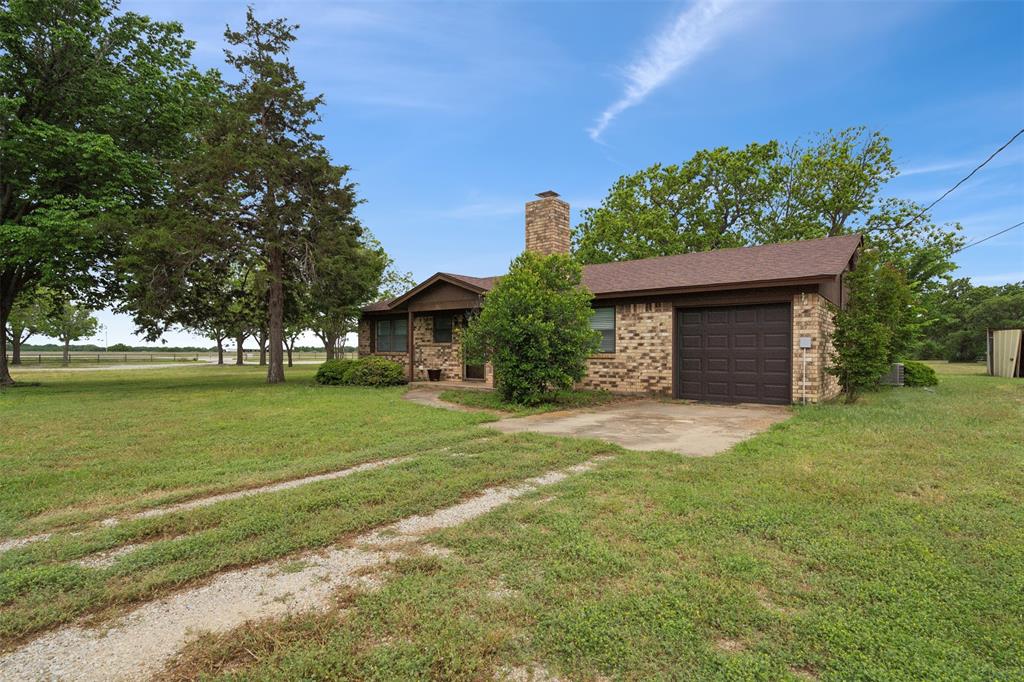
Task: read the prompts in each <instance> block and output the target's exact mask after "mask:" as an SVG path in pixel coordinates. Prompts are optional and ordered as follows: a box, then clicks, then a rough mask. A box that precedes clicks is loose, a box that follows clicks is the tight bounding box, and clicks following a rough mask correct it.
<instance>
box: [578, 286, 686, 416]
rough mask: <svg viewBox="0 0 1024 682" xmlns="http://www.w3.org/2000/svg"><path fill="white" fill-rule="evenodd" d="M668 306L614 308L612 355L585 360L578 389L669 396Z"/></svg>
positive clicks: (670, 372) (670, 328) (670, 335)
mask: <svg viewBox="0 0 1024 682" xmlns="http://www.w3.org/2000/svg"><path fill="white" fill-rule="evenodd" d="M672 319H673V315H672V305H671V304H670V303H667V302H664V303H633V304H625V305H617V306H615V352H614V353H599V354H597V355H594V356H593V357H591V358H590V359H589V360H588V361H587V376H586V377H584V379H583V381H581V382H580V384H579V385H580V387H581V388H590V389H604V390H606V391H613V392H615V393H648V394H654V395H662V396H671V395H672Z"/></svg>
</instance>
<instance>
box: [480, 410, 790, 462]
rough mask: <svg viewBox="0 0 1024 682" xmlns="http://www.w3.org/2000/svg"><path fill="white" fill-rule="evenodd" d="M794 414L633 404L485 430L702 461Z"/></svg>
mask: <svg viewBox="0 0 1024 682" xmlns="http://www.w3.org/2000/svg"><path fill="white" fill-rule="evenodd" d="M791 414H792V412H791V411H790V409H789V408H788V407H785V406H779V405H753V404H741V405H709V404H703V403H688V402H680V401H656V400H637V401H629V402H623V403H616V404H612V405H609V406H607V407H603V408H598V409H593V410H574V411H566V412H549V413H547V414H538V415H533V416H529V417H517V418H508V419H502V420H500V421H497V422H494V423H492V424H488V425H487V426H488V428H492V429H497V430H498V431H501V432H503V433H518V432H521V431H531V432H534V433H546V434H551V435H555V436H577V437H584V438H600V439H601V440H606V441H610V442H612V443H615V444H617V445H621V446H622V447H624V448H626V449H628V450H668V451H670V452H678V453H679V454H682V455H693V456H697V457H706V456H708V455H714V454H717V453H719V452H721V451H723V450H727V449H728V448H730V447H732V446H733V445H735V444H736V443H739V442H741V441H744V440H746V439H748V438H750V437H751V436H754V435H756V434H758V433H761V432H762V431H765V430H767V429H768V428H769V427H770V426H771V425H772V424H776V423H778V422H781V421H784V420H786V419H788V418H789V417H790V415H791Z"/></svg>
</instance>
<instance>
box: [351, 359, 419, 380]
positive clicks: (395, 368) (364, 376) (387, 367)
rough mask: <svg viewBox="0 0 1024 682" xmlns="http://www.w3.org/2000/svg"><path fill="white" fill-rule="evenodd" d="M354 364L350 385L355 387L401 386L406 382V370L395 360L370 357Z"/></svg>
mask: <svg viewBox="0 0 1024 682" xmlns="http://www.w3.org/2000/svg"><path fill="white" fill-rule="evenodd" d="M349 362H354V363H355V364H354V365H353V367H352V369H351V370H350V371H349V372H348V383H350V384H352V385H354V386H399V385H401V384H404V383H405V382H406V378H405V369H404V368H403V367H402V365H400V364H398V363H397V362H395V361H394V360H388V359H387V358H380V357H376V356H372V355H371V356H370V357H366V358H360V359H359V360H357V361H352V360H350V361H349Z"/></svg>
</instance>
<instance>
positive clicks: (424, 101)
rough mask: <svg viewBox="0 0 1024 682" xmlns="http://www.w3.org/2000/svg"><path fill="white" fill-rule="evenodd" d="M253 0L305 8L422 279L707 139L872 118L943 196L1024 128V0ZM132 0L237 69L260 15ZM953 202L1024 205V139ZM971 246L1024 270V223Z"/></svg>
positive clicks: (761, 135) (324, 87)
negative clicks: (540, 197) (543, 201)
mask: <svg viewBox="0 0 1024 682" xmlns="http://www.w3.org/2000/svg"><path fill="white" fill-rule="evenodd" d="M254 5H255V7H256V10H257V13H258V15H259V16H261V17H263V18H268V17H271V16H286V17H288V18H289V19H291V20H293V21H294V22H295V23H298V24H300V25H301V28H300V29H299V31H298V41H297V43H296V45H295V47H294V51H293V54H292V58H293V60H294V62H295V64H296V66H297V68H298V71H299V74H300V75H301V76H302V77H303V78H304V79H305V80H306V82H307V85H308V87H309V90H310V92H313V93H319V92H322V93H324V96H325V98H326V106H325V107H324V109H323V123H322V126H321V131H322V132H323V134H324V135H325V136H326V144H327V146H328V148H329V150H330V152H331V154H332V155H333V158H334V160H335V161H336V162H338V163H345V164H349V165H350V166H351V167H352V174H351V177H352V178H353V179H354V180H355V181H356V182H357V183H358V184H359V192H360V195H361V196H362V197H363V198H364V199H365V200H366V203H365V204H364V205H363V206H362V207H361V208H360V211H359V213H360V217H361V218H362V220H363V222H364V223H365V224H366V225H367V226H368V227H369V228H370V229H371V230H372V231H373V232H374V234H375V235H376V236H377V237H378V239H380V241H381V242H382V243H383V244H384V246H385V248H386V249H387V250H388V252H389V253H390V254H391V255H392V256H393V257H394V258H395V260H396V262H397V265H398V267H399V268H400V269H403V270H409V271H412V272H413V274H414V275H415V276H416V277H417V278H418V279H422V278H425V277H427V276H429V275H431V274H433V273H434V272H435V271H438V270H447V271H453V272H461V273H465V274H471V275H490V274H496V273H500V272H503V271H504V269H505V267H506V266H507V264H508V262H509V260H510V259H511V258H512V257H513V256H515V255H516V254H517V253H518V252H519V251H521V250H522V245H523V204H524V203H525V202H526V201H527V200H529V199H530V198H532V196H533V195H534V194H535V193H536V192H540V191H542V190H547V189H554V190H556V191H558V192H559V193H561V194H562V196H563V198H565V199H566V200H567V201H568V202H569V203H570V204H571V205H572V207H573V221H574V222H575V221H576V219H577V217H578V209H580V208H583V207H586V206H594V205H597V204H598V203H599V202H600V200H601V198H602V197H603V196H604V195H605V193H606V192H607V190H608V188H609V186H610V185H611V184H612V182H614V181H615V179H616V178H618V177H619V176H620V175H623V174H626V173H631V172H633V171H636V170H639V169H641V168H644V167H646V166H648V165H650V164H652V163H655V162H665V163H672V162H678V161H682V160H685V159H687V158H689V157H690V156H691V155H692V154H693V153H694V152H695V151H696V150H698V149H702V148H707V147H716V146H721V145H727V146H742V145H744V144H746V143H748V142H751V141H765V140H768V139H773V138H775V139H780V140H792V139H795V138H797V137H800V136H803V135H808V134H811V133H813V132H815V131H820V130H827V129H829V128H834V129H839V128H844V127H847V126H852V125H867V126H869V127H871V128H875V129H879V130H881V131H883V132H884V133H885V134H886V135H888V136H889V137H891V138H892V144H893V148H894V150H895V154H896V159H897V161H898V163H899V165H900V167H901V169H902V170H903V175H902V176H901V177H900V178H898V179H897V180H896V181H894V182H892V183H891V184H890V185H889V187H888V188H887V190H886V192H887V193H888V194H893V195H897V196H902V197H906V198H910V199H914V200H917V201H920V202H924V203H928V202H930V201H931V200H932V199H934V198H936V197H938V196H939V195H940V194H941V193H942V192H943V191H945V190H946V189H948V188H949V187H950V186H952V185H953V184H954V183H955V182H956V181H957V180H958V179H959V178H961V177H963V175H965V174H966V173H967V172H968V171H970V169H971V168H973V167H974V166H975V165H976V164H977V163H979V162H980V161H981V160H983V159H984V158H985V157H986V156H988V154H990V153H991V152H992V151H993V150H995V149H996V148H997V147H999V146H1000V145H1001V144H1002V143H1003V142H1005V141H1006V140H1007V139H1009V137H1010V136H1011V135H1012V134H1013V133H1014V132H1016V131H1017V130H1018V129H1020V128H1021V127H1022V126H1024V3H1021V2H1007V3H998V2H975V3H953V2H935V3H924V2H908V3H880V2H859V3H841V2H835V3H819V2H814V3H810V2H781V3H773V2H758V3H749V2H748V3H743V2H734V3H726V2H717V1H716V0H696V2H666V3H659V2H621V3H617V2H588V3H576V2H480V3H469V2H458V3H442V2H416V3H388V2H372V3H350V2H264V1H261V0H256V1H255V2H254ZM123 6H124V8H125V9H130V10H133V11H138V12H142V13H145V14H148V15H150V16H152V17H154V18H157V19H176V20H178V21H180V22H182V23H183V24H184V26H185V30H186V33H187V34H188V36H189V37H191V38H192V39H194V40H195V41H196V43H197V47H196V53H195V55H194V59H195V61H196V62H197V63H198V64H199V65H200V66H202V67H218V68H222V67H223V52H222V50H223V47H224V44H223V31H224V27H225V25H226V24H231V25H232V26H233V27H239V26H241V25H242V23H243V21H244V16H245V3H244V2H233V1H232V2H227V1H222V2H211V1H210V0H205V1H197V2H189V1H186V0H175V1H173V2H163V1H157V0H149V1H145V0H140V1H125V2H124V5H123ZM934 213H935V217H936V218H937V219H938V220H939V221H943V222H944V221H959V222H961V223H962V224H963V225H964V231H965V234H966V235H967V237H968V238H978V237H981V236H985V235H988V234H990V233H992V232H995V231H997V230H999V229H1001V228H1003V227H1007V226H1009V225H1012V224H1014V223H1016V222H1019V221H1021V220H1024V137H1022V138H1021V139H1019V140H1018V142H1017V143H1015V144H1014V145H1012V146H1011V147H1010V148H1008V149H1007V150H1006V151H1005V152H1003V154H1001V155H1000V156H999V157H997V159H996V160H994V161H993V162H992V163H991V164H989V166H987V167H986V168H985V169H983V170H982V171H981V172H979V173H978V175H976V176H975V177H974V178H972V179H971V180H970V181H969V182H968V183H966V184H965V185H963V186H962V187H961V188H960V189H959V190H958V191H957V192H956V193H954V194H953V195H951V196H950V197H948V198H947V199H946V200H944V201H943V202H942V203H940V204H939V205H938V206H937V207H936V209H935V211H934ZM957 263H958V265H959V266H960V271H959V273H958V274H959V275H962V276H970V277H972V278H973V279H974V280H975V281H976V282H978V283H985V284H993V283H1002V282H1007V281H1017V280H1022V279H1024V228H1021V229H1018V230H1014V231H1012V232H1010V233H1008V234H1006V235H1004V236H1002V237H998V238H996V239H992V240H990V241H988V242H986V243H984V244H981V245H979V246H977V247H975V248H971V249H967V250H966V251H964V252H963V253H962V254H960V255H958V256H957ZM101 318H102V321H103V322H104V324H105V325H106V327H107V339H109V342H110V343H114V342H115V341H127V342H132V341H133V340H134V339H133V337H132V335H131V332H132V325H131V321H130V319H128V318H125V317H121V316H114V315H112V314H110V313H108V312H103V313H101ZM99 338H100V339H102V338H103V335H102V334H101V335H100V337H99ZM192 338H193V337H191V336H190V335H188V334H184V333H180V334H179V333H173V334H168V335H167V337H166V339H167V341H168V343H171V344H177V343H185V342H188V341H190V340H191V339H192ZM310 341H311V342H312V340H310Z"/></svg>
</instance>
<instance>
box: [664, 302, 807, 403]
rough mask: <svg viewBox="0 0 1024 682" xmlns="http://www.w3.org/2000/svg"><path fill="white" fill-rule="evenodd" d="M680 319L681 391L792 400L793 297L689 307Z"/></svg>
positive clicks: (708, 396)
mask: <svg viewBox="0 0 1024 682" xmlns="http://www.w3.org/2000/svg"><path fill="white" fill-rule="evenodd" d="M677 324H678V325H679V328H678V329H677V333H676V371H677V372H678V376H677V378H676V393H677V395H678V397H680V398H691V399H695V400H709V401H713V402H729V403H739V402H747V403H789V402H791V395H792V393H791V392H790V380H791V372H790V358H791V357H792V345H791V338H790V336H791V331H790V329H791V322H790V311H789V304H788V303H779V304H772V305H745V306H730V307H721V308H683V309H681V310H680V311H679V315H678V316H677Z"/></svg>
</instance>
